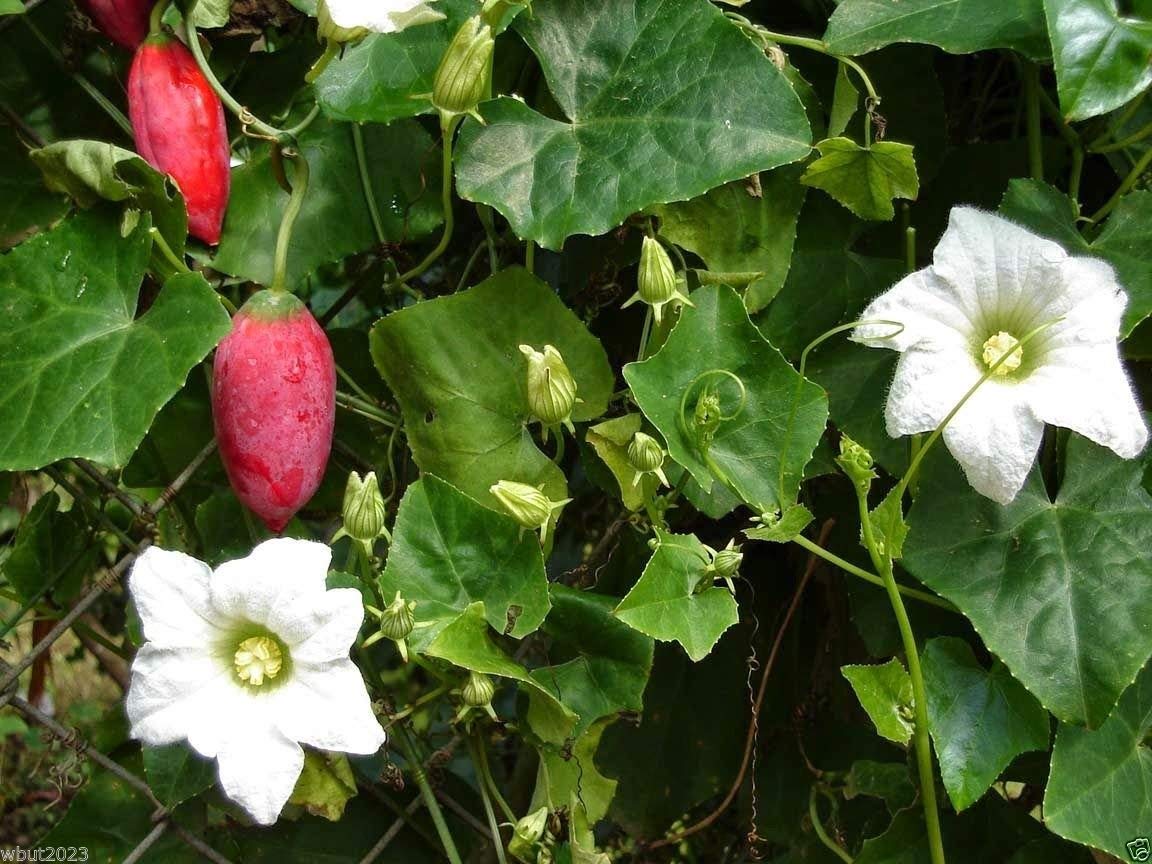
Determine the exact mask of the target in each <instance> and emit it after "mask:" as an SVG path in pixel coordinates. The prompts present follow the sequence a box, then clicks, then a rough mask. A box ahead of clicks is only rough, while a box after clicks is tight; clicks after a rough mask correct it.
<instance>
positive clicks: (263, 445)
mask: <svg viewBox="0 0 1152 864" xmlns="http://www.w3.org/2000/svg"><path fill="white" fill-rule="evenodd" d="M213 370H214V377H213V381H212V416H213V419H214V421H215V424H216V440H217V442H218V443H219V445H220V458H221V460H222V461H223V462H224V468H225V470H226V471H227V472H228V479H229V480H230V481H231V483H232V488H233V489H234V490H235V492H236V497H238V498H239V499H240V500H241V501H242V502H243V503H244V504H245V505H246V506H247V507H248V508H249V509H250V510H252V512H254V513H255V514H256V515H257V516H259V517H260V518H261V519H262V520H263V522H264V524H265V525H267V526H268V528H269V529H270V530H272V531H275V532H277V533H279V532H280V531H282V530H283V529H284V526H285V525H287V524H288V522H289V520H290V519H291V518H292V517H293V515H295V513H296V511H297V510H299V509H300V508H301V507H303V506H304V504H305V503H307V501H308V499H309V498H311V497H312V494H313V493H314V492H315V491H316V488H317V487H318V486H319V485H320V480H321V478H322V477H323V476H324V468H325V466H326V464H327V462H328V453H329V451H330V450H331V449H332V426H333V423H334V422H335V417H336V363H335V361H334V360H333V358H332V346H331V345H330V344H329V343H328V337H327V336H326V335H325V333H324V330H323V329H322V328H321V327H320V325H319V324H318V323H317V322H316V319H315V318H313V317H312V313H311V312H309V311H308V309H307V307H305V306H304V304H303V303H301V302H300V301H299V300H298V299H296V297H294V296H293V295H291V294H289V293H288V292H286V291H260V292H258V293H256V294H254V295H252V297H251V298H250V299H249V300H248V302H247V303H245V304H244V305H243V306H242V307H241V308H240V311H239V312H237V313H236V316H235V317H234V318H233V319H232V332H231V333H229V334H228V336H227V337H225V339H224V341H223V342H221V343H220V345H219V347H218V348H217V349H216V359H215V361H214V364H213Z"/></svg>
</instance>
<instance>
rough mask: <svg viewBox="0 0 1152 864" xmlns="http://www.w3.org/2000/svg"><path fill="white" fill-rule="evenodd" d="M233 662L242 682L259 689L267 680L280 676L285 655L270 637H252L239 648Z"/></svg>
mask: <svg viewBox="0 0 1152 864" xmlns="http://www.w3.org/2000/svg"><path fill="white" fill-rule="evenodd" d="M232 662H233V663H234V664H235V666H236V675H237V677H238V678H239V679H240V680H241V681H243V682H244V683H245V684H250V685H252V686H253V687H259V686H260V685H261V684H263V683H264V682H265V680H271V679H273V678H275V677H276V676H277V675H279V674H280V669H281V668H282V667H283V665H284V653H283V652H282V651H281V650H280V646H279V645H277V644H276V640H275V639H272V638H270V637H268V636H251V637H249V638H247V639H245V640H244V641H243V642H241V643H240V644H239V646H237V648H236V654H235V656H234V657H233V659H232Z"/></svg>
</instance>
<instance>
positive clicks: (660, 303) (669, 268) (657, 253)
mask: <svg viewBox="0 0 1152 864" xmlns="http://www.w3.org/2000/svg"><path fill="white" fill-rule="evenodd" d="M673 300H680V301H682V302H684V303H687V304H688V305H689V306H691V305H692V301H691V300H689V299H688V297H687V296H686V295H685V294H684V293H683V292H682V291H681V290H680V288H679V284H678V282H677V280H676V268H675V267H674V266H673V265H672V259H671V258H670V257H669V256H668V250H667V249H665V248H664V245H663V244H662V243H661V242H660V241H659V240H657V239H656V238H655V237H645V238H644V241H643V243H642V244H641V246H640V269H639V270H638V271H637V274H636V293H635V294H634V295H633V296H632V298H631V299H630V300H629V301H628V302H627V303H625V304H624V305H625V306H631V305H632V304H633V303H635V302H637V301H640V302H642V303H647V304H648V305H649V306H651V307H652V314H653V316H654V317H655V318H656V323H657V324H659V323H660V322H661V320H662V319H663V316H664V307H665V305H667V304H668V303H671V302H672V301H673Z"/></svg>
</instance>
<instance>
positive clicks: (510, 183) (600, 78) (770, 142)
mask: <svg viewBox="0 0 1152 864" xmlns="http://www.w3.org/2000/svg"><path fill="white" fill-rule="evenodd" d="M515 28H516V30H517V31H518V32H519V33H520V35H521V36H523V37H524V40H525V41H526V42H527V43H528V45H529V47H530V48H531V49H532V50H533V52H534V53H535V54H536V56H537V58H538V59H539V61H540V65H541V67H542V69H543V72H544V77H545V78H546V79H547V82H548V87H549V90H550V91H551V93H552V96H553V97H554V98H555V100H556V102H557V103H558V105H559V107H560V109H561V111H562V112H563V114H564V116H565V118H566V119H564V120H558V119H554V118H553V117H549V116H545V115H544V114H540V113H538V112H537V111H535V110H533V109H532V108H530V107H528V105H526V104H525V103H524V102H522V101H520V100H518V99H513V98H501V99H497V100H495V101H492V102H488V103H486V104H484V105H482V106H481V108H480V113H481V114H482V115H483V117H484V120H485V121H486V122H485V124H483V125H482V124H480V123H477V122H476V121H474V120H469V121H467V123H466V124H465V125H464V127H463V129H462V130H461V133H460V142H459V150H458V152H457V158H456V179H457V185H458V188H459V192H460V195H461V196H463V197H464V198H467V199H469V200H471V201H478V202H482V203H485V204H490V205H492V206H493V207H495V208H496V209H497V210H499V211H500V212H501V213H502V214H503V215H504V216H505V217H506V218H507V219H508V221H509V222H510V223H511V225H512V228H513V230H515V231H516V233H517V234H519V235H520V236H521V237H524V238H526V239H530V240H533V241H535V242H537V243H539V244H540V245H542V246H544V247H546V248H548V249H559V248H560V246H561V245H562V244H563V242H564V239H565V238H566V237H569V236H571V235H573V234H593V235H595V234H603V233H604V232H605V231H608V230H609V229H611V228H613V227H614V226H616V225H618V224H619V223H620V222H621V221H623V220H624V219H625V218H626V217H627V216H628V215H629V214H631V213H634V212H635V211H637V210H641V209H644V208H646V207H649V206H651V205H653V204H659V203H664V202H667V201H678V200H685V199H688V198H694V197H696V196H697V195H701V194H703V193H704V192H706V191H707V190H709V189H711V188H713V187H715V186H719V185H720V184H722V183H725V182H727V181H729V180H737V179H739V178H742V177H747V176H748V175H749V174H753V173H755V172H757V171H764V170H767V169H769V168H774V167H776V166H778V165H784V164H786V163H789V162H794V161H796V160H797V159H800V158H803V157H804V156H805V155H806V154H807V153H808V150H809V143H808V142H809V141H810V140H811V139H810V131H809V127H808V121H807V119H806V117H805V115H804V109H803V106H802V105H801V104H800V100H799V99H798V98H797V96H796V94H795V92H793V90H792V87H791V86H790V85H789V84H788V81H787V80H786V79H785V77H784V75H783V73H781V72H780V70H778V69H777V68H776V67H775V66H774V65H773V64H772V62H771V61H770V60H769V59H768V58H767V57H766V56H764V53H763V52H762V51H761V50H759V49H758V48H757V47H756V46H755V45H753V43H752V42H751V41H750V40H749V39H748V38H747V37H746V36H744V34H743V33H741V32H740V31H739V30H738V29H737V28H736V27H735V26H734V25H733V24H732V22H730V21H728V20H727V19H726V18H725V17H724V14H723V13H722V12H721V11H720V10H719V9H717V8H716V7H715V6H713V5H712V4H711V3H708V2H706V0H538V2H536V3H534V4H533V6H532V14H531V15H530V16H521V17H520V18H518V19H517V20H516V24H515Z"/></svg>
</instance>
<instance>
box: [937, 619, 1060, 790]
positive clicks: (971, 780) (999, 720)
mask: <svg viewBox="0 0 1152 864" xmlns="http://www.w3.org/2000/svg"><path fill="white" fill-rule="evenodd" d="M922 659H923V662H924V686H925V687H926V688H927V691H928V725H929V728H930V729H931V731H932V740H933V741H934V742H935V744H936V757H937V758H938V759H939V760H940V775H941V777H942V778H943V780H944V788H945V789H947V790H948V797H949V798H950V799H951V800H952V806H953V807H955V808H956V810H957V812H959V811H961V810H963V809H965V808H966V807H969V806H971V805H972V804H975V803H976V801H977V800H979V798H980V796H982V795H983V794H984V793H985V792H986V791H987V790H988V787H989V786H991V785H992V784H993V783H994V782H995V780H996V778H997V777H999V776H1000V772H1001V771H1003V770H1004V769H1005V768H1007V767H1008V763H1009V762H1011V761H1012V760H1013V759H1014V758H1016V756H1018V755H1020V754H1021V753H1024V752H1026V751H1028V750H1045V749H1047V747H1048V734H1049V720H1048V712H1047V711H1045V710H1044V708H1043V707H1041V705H1040V703H1039V702H1038V701H1037V699H1036V697H1035V696H1033V695H1032V694H1031V693H1029V692H1028V691H1027V690H1025V689H1024V686H1023V685H1022V684H1020V682H1019V681H1017V680H1016V679H1015V678H1013V677H1012V676H1011V675H1010V674H1008V670H1007V669H1006V668H1005V667H1004V665H1003V664H1002V663H996V664H994V665H993V667H992V669H990V670H988V669H985V668H984V667H983V666H981V665H980V664H979V663H978V662H977V661H976V657H975V656H974V655H973V654H972V649H971V648H969V647H968V643H966V642H965V641H964V640H962V639H955V638H951V637H940V638H937V639H930V640H928V643H927V644H926V645H925V646H924V652H923V655H922Z"/></svg>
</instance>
